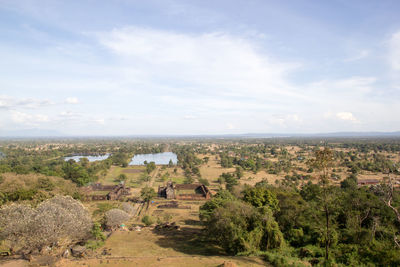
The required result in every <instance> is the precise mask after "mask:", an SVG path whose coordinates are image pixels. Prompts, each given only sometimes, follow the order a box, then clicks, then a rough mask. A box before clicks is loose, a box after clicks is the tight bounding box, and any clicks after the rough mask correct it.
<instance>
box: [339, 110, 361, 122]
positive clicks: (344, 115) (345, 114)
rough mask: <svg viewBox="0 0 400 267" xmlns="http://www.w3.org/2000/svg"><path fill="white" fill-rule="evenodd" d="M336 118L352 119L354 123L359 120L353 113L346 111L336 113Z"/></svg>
mask: <svg viewBox="0 0 400 267" xmlns="http://www.w3.org/2000/svg"><path fill="white" fill-rule="evenodd" d="M336 118H338V119H340V120H344V121H351V122H354V123H358V122H359V120H357V119H356V117H354V115H353V113H351V112H346V111H343V112H338V113H336Z"/></svg>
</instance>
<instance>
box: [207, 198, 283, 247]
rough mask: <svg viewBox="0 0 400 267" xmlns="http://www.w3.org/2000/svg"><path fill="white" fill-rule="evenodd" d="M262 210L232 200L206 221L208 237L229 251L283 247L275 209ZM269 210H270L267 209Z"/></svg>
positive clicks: (215, 211)
mask: <svg viewBox="0 0 400 267" xmlns="http://www.w3.org/2000/svg"><path fill="white" fill-rule="evenodd" d="M265 211H266V212H264V213H260V212H259V211H257V209H256V208H254V207H253V206H251V205H249V204H247V203H244V202H241V201H229V202H226V203H225V204H224V205H223V206H221V207H218V208H217V209H215V210H214V212H213V213H212V214H211V216H210V218H209V220H208V221H207V228H206V230H207V232H208V234H209V236H211V237H212V238H213V239H215V240H216V242H217V243H218V244H219V245H220V246H221V247H223V248H224V249H225V251H226V252H228V253H230V254H234V255H235V254H238V253H240V252H255V251H259V250H269V249H274V248H280V247H281V246H283V244H284V239H283V235H282V232H281V231H280V230H279V226H278V224H277V223H276V221H275V219H274V217H273V215H272V212H271V211H268V209H266V210H265ZM267 211H268V212H267Z"/></svg>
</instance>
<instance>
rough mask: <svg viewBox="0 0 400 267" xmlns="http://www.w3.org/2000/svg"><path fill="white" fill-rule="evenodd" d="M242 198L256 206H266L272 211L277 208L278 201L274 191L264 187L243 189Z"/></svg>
mask: <svg viewBox="0 0 400 267" xmlns="http://www.w3.org/2000/svg"><path fill="white" fill-rule="evenodd" d="M243 200H244V201H245V202H247V203H250V204H251V205H253V206H254V207H256V208H260V207H265V206H267V207H269V208H270V209H271V210H272V211H277V210H278V209H279V207H278V203H279V201H278V199H277V198H276V195H275V193H273V192H272V191H270V190H268V189H267V188H265V187H261V186H256V187H253V188H247V189H245V190H244V191H243Z"/></svg>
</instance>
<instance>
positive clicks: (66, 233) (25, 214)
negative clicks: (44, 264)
mask: <svg viewBox="0 0 400 267" xmlns="http://www.w3.org/2000/svg"><path fill="white" fill-rule="evenodd" d="M91 228H92V220H91V217H90V213H89V212H88V211H87V209H86V208H85V207H84V206H83V205H82V204H81V203H80V202H79V201H77V200H74V199H73V198H72V197H70V196H56V197H54V198H52V199H49V200H47V201H45V202H43V203H41V204H40V205H39V206H38V207H37V208H36V209H32V208H31V207H30V206H28V205H21V204H11V205H9V206H5V207H3V208H2V209H1V210H0V237H1V239H3V240H5V241H6V243H8V245H9V246H10V248H11V249H12V250H14V251H19V250H21V251H22V250H40V249H42V248H43V247H45V246H50V247H64V246H67V245H69V244H71V243H74V242H78V241H82V240H85V239H86V238H88V237H89V235H90V230H91Z"/></svg>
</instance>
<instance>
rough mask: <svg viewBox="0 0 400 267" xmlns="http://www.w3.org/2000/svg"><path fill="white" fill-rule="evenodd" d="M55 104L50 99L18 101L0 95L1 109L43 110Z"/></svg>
mask: <svg viewBox="0 0 400 267" xmlns="http://www.w3.org/2000/svg"><path fill="white" fill-rule="evenodd" d="M53 104H54V103H53V102H52V101H50V100H48V99H35V98H21V99H17V98H14V97H11V96H7V95H0V109H15V108H32V109H34V108H41V107H46V106H50V105H53Z"/></svg>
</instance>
